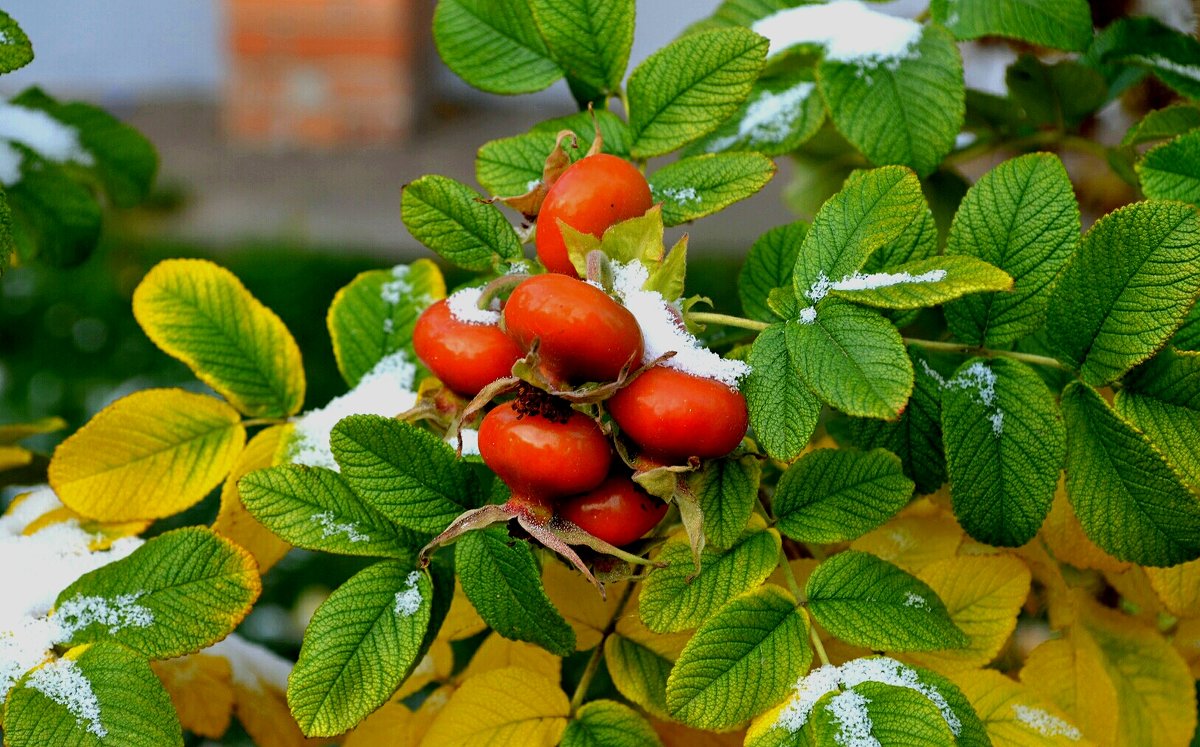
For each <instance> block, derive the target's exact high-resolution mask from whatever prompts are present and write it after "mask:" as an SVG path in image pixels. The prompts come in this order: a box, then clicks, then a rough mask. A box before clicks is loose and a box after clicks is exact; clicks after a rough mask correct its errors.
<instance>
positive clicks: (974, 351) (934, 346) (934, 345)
mask: <svg viewBox="0 0 1200 747" xmlns="http://www.w3.org/2000/svg"><path fill="white" fill-rule="evenodd" d="M904 342H905V343H906V344H908V345H916V346H918V347H922V348H925V349H926V350H940V351H942V352H945V353H958V354H961V355H983V356H987V357H990V358H1012V359H1013V360H1017V361H1022V362H1024V363H1028V364H1030V365H1034V366H1046V367H1048V368H1057V369H1059V370H1061V371H1070V369H1069V368H1067V367H1066V366H1064V365H1063V364H1062V363H1060V362H1059V361H1058V360H1057V359H1056V358H1051V357H1050V356H1048V355H1034V354H1033V353H1021V352H1018V351H1016V350H993V349H991V348H985V347H976V346H972V345H964V344H962V343H960V342H941V341H938V340H922V339H920V338H916V337H905V338H904Z"/></svg>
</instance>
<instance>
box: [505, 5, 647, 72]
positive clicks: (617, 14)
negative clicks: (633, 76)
mask: <svg viewBox="0 0 1200 747" xmlns="http://www.w3.org/2000/svg"><path fill="white" fill-rule="evenodd" d="M529 8H530V10H531V11H533V19H534V21H536V22H537V27H538V30H540V31H541V33H542V38H543V39H544V40H545V43H546V46H547V47H548V48H549V50H550V56H551V57H553V58H554V59H555V60H556V61H557V62H558V64H559V65H560V66H561V67H562V69H563V70H564V71H566V74H567V78H568V79H574V80H577V81H579V82H582V83H584V84H586V85H587V86H588V87H589V88H591V89H594V90H596V91H598V92H600V93H611V92H612V91H615V90H617V89H618V88H619V87H620V85H621V78H623V77H624V76H625V66H626V65H627V64H629V50H630V48H631V47H632V46H633V18H634V13H635V8H634V3H633V0H530V2H529Z"/></svg>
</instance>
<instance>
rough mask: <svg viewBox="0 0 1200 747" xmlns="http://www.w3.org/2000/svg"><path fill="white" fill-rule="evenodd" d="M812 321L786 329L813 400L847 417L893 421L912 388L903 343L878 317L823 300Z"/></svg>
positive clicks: (910, 364)
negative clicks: (817, 398) (812, 393)
mask: <svg viewBox="0 0 1200 747" xmlns="http://www.w3.org/2000/svg"><path fill="white" fill-rule="evenodd" d="M815 316H816V318H815V319H814V320H813V321H812V322H809V323H804V322H803V321H802V322H800V323H798V324H795V325H794V326H793V325H792V324H789V325H788V330H789V332H791V331H792V330H794V338H791V339H789V345H791V344H795V346H796V348H797V352H800V351H803V352H802V354H800V355H799V356H798V360H799V363H800V372H801V375H802V376H803V378H804V381H805V382H806V383H807V384H808V385H809V386H810V387H812V389H813V391H815V392H816V394H817V396H818V397H819V398H820V399H821V400H822V401H823V402H825V403H826V404H828V405H829V406H831V407H834V408H837V409H838V410H841V411H842V412H844V413H846V414H848V415H857V416H860V417H870V418H882V419H884V420H895V419H896V418H898V417H900V413H901V412H903V411H904V406H905V404H906V403H907V402H908V398H909V396H910V395H911V394H912V390H913V368H912V361H910V360H909V359H908V355H907V353H906V352H905V350H904V340H903V339H901V337H900V333H899V332H897V331H896V328H895V327H893V326H892V324H891V322H889V321H888V320H886V319H884V318H883V317H882V316H880V315H879V314H878V313H876V312H874V311H871V310H869V309H864V308H861V307H859V306H855V305H853V304H849V303H845V302H844V301H827V302H825V303H823V304H822V305H821V308H820V310H819V311H818V312H817V313H816V315H815Z"/></svg>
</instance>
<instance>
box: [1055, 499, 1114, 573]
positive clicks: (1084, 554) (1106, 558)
mask: <svg viewBox="0 0 1200 747" xmlns="http://www.w3.org/2000/svg"><path fill="white" fill-rule="evenodd" d="M1039 534H1040V535H1041V537H1042V538H1043V539H1045V540H1046V545H1047V546H1048V547H1049V548H1050V552H1051V553H1053V555H1054V557H1055V559H1057V560H1059V561H1060V562H1063V563H1070V564H1071V565H1073V566H1075V567H1076V568H1094V569H1095V570H1098V571H1112V572H1114V573H1120V572H1121V571H1124V570H1125V569H1127V568H1129V563H1125V562H1123V561H1120V560H1117V559H1116V558H1114V557H1113V556H1111V555H1109V554H1108V553H1106V552H1104V551H1103V550H1101V549H1100V548H1099V547H1096V544H1095V543H1094V542H1092V541H1091V540H1090V539H1088V537H1087V535H1086V534H1084V532H1083V526H1082V525H1080V523H1079V519H1078V518H1077V517H1076V516H1075V509H1073V508H1071V502H1070V501H1069V500H1067V491H1066V489H1065V488H1064V487H1063V481H1062V480H1059V483H1058V491H1057V492H1056V493H1055V494H1054V505H1053V506H1051V508H1050V514H1049V515H1048V516H1047V517H1046V521H1045V523H1043V524H1042V528H1041V530H1040V531H1039Z"/></svg>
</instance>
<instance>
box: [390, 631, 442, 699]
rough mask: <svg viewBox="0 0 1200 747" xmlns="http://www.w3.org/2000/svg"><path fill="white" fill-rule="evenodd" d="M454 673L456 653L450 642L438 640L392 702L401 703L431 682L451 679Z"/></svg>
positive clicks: (393, 697) (401, 686) (395, 694)
mask: <svg viewBox="0 0 1200 747" xmlns="http://www.w3.org/2000/svg"><path fill="white" fill-rule="evenodd" d="M452 671H454V651H453V650H451V648H450V642H449V641H444V640H442V639H440V638H439V639H437V640H436V641H434V642H433V645H432V646H430V647H429V651H427V652H426V653H425V656H424V657H423V658H422V659H421V661H420V662H419V663H418V664H417V666H416V668H415V669H413V673H412V674H411V675H409V677H408V679H406V680H405V681H404V683H403V684H402V685H400V689H399V690H397V691H396V692H395V693H393V694H392V698H391V699H392V701H393V702H395V701H400V700H404V699H405V698H407V697H408V696H409V695H412V694H413V693H415V692H417V691H418V690H420V689H421V688H423V687H425V686H426V685H428V684H429V683H430V682H443V681H445V680H447V679H449V678H450V673H451V672H452Z"/></svg>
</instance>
